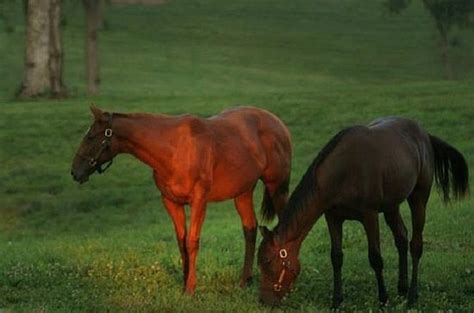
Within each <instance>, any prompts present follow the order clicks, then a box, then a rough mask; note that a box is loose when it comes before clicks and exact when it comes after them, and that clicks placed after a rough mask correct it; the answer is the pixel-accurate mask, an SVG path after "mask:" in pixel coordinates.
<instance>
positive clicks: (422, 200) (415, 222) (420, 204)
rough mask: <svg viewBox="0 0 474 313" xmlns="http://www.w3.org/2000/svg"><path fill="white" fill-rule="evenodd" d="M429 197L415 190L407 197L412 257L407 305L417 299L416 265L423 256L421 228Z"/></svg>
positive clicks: (425, 193) (427, 192)
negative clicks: (409, 211)
mask: <svg viewBox="0 0 474 313" xmlns="http://www.w3.org/2000/svg"><path fill="white" fill-rule="evenodd" d="M428 197H429V189H428V191H422V190H420V189H418V190H415V191H414V192H413V193H412V194H411V195H410V196H409V197H408V204H409V205H410V210H411V223H412V228H413V230H412V231H413V235H412V238H411V242H410V253H411V257H412V274H411V284H410V289H409V290H408V304H409V305H412V304H414V303H415V302H416V300H417V298H418V264H419V262H420V258H421V255H422V254H423V228H424V226H425V211H426V202H427V201H428Z"/></svg>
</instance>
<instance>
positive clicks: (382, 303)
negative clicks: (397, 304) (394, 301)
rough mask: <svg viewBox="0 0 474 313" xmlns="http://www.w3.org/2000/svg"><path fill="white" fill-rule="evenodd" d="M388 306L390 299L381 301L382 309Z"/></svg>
mask: <svg viewBox="0 0 474 313" xmlns="http://www.w3.org/2000/svg"><path fill="white" fill-rule="evenodd" d="M387 306H388V299H385V301H380V302H379V308H380V309H382V310H383V309H385V308H386V307H387Z"/></svg>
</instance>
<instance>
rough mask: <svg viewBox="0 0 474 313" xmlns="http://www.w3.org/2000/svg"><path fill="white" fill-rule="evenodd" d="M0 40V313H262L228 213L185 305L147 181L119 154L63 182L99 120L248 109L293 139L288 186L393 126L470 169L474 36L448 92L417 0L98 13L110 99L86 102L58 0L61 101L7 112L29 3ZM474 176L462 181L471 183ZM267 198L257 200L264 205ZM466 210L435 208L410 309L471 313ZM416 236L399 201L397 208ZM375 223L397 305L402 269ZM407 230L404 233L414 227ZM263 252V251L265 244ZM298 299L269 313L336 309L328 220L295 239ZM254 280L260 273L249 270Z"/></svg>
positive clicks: (347, 285)
mask: <svg viewBox="0 0 474 313" xmlns="http://www.w3.org/2000/svg"><path fill="white" fill-rule="evenodd" d="M13 6H14V5H13V4H11V5H10V6H9V11H8V14H9V18H10V19H11V20H13V21H16V24H15V32H13V33H5V32H0V52H1V53H2V57H1V58H0V77H1V79H0V138H1V145H0V164H1V165H0V192H1V201H0V312H10V311H12V312H16V311H20V312H21V311H24V312H56V311H65V312H71V311H113V312H117V311H150V312H151V311H156V312H174V311H177V312H182V311H186V312H216V311H217V312H234V311H236V312H253V311H269V309H268V308H265V307H263V306H261V305H260V304H258V302H257V295H258V290H257V285H258V284H255V283H254V284H253V286H251V287H250V288H249V289H245V290H242V289H240V288H239V287H238V280H239V275H240V270H241V264H242V261H243V246H244V241H243V236H242V233H241V226H240V220H239V218H238V216H237V213H236V211H235V209H234V208H233V205H232V202H231V201H228V202H222V203H215V204H211V205H210V206H209V208H208V210H207V218H206V221H205V223H204V227H203V233H202V237H201V250H200V254H199V257H198V287H197V293H196V295H195V297H192V298H191V297H187V296H184V295H182V294H181V289H182V285H181V282H182V276H181V275H182V274H181V265H180V257H179V252H178V248H177V245H176V243H175V235H174V230H173V227H172V224H171V220H170V219H169V217H168V216H167V214H166V212H165V210H164V208H163V207H162V205H161V201H160V194H159V192H158V191H157V190H156V188H155V187H154V184H153V181H152V179H151V173H150V170H149V169H148V168H147V167H146V166H145V165H143V164H141V163H139V162H138V161H137V160H135V159H133V158H132V157H129V156H119V157H118V158H117V159H116V161H115V162H114V165H113V166H112V168H111V169H110V170H109V171H108V172H107V173H106V174H104V175H102V176H98V175H95V176H93V177H91V180H90V181H89V182H88V183H87V184H84V185H77V184H76V183H74V182H73V181H72V179H71V177H70V175H69V172H70V165H71V161H72V157H73V155H74V153H75V150H76V148H77V146H78V144H79V142H80V140H81V137H82V135H83V133H84V131H85V130H86V129H87V127H88V126H89V123H90V122H91V119H90V114H89V111H88V105H89V103H91V102H95V103H96V104H97V105H98V106H100V107H103V108H105V109H109V110H114V111H119V112H120V111H122V112H131V111H148V112H163V113H169V114H179V113H184V112H188V113H193V114H197V115H201V116H209V115H212V114H215V113H218V112H219V111H221V110H222V109H224V108H228V107H232V106H235V105H238V104H249V105H255V106H259V107H263V108H267V109H269V110H271V111H273V112H274V113H275V114H277V115H278V116H279V117H280V118H281V119H282V120H283V121H284V122H285V123H286V124H287V125H288V126H289V128H290V130H291V132H292V136H293V145H294V159H293V172H292V173H293V174H292V180H291V186H292V188H293V187H294V186H295V185H296V183H297V182H298V181H299V179H300V177H301V175H302V174H303V172H304V171H305V170H306V168H307V166H308V165H309V163H310V161H311V160H312V159H313V158H314V156H315V155H316V153H317V151H318V150H319V149H320V148H321V147H322V146H323V145H324V144H325V143H326V142H327V141H328V140H329V139H330V138H331V136H332V135H333V134H335V133H336V132H337V131H338V130H340V129H341V128H342V127H345V126H348V125H351V124H356V123H367V122H369V121H370V120H372V119H374V118H376V117H380V116H385V115H400V116H406V117H411V118H414V119H416V120H418V121H420V122H421V123H422V125H423V126H424V127H425V128H426V129H427V130H428V131H429V132H430V133H432V134H435V135H437V136H439V137H441V138H443V139H444V140H446V141H447V142H449V143H451V144H452V145H454V146H455V147H457V148H458V149H459V150H460V151H461V152H462V153H463V154H464V155H465V157H466V159H467V161H468V163H469V166H470V168H471V173H472V172H473V171H474V141H473V138H474V122H473V121H474V87H473V86H474V85H473V84H474V32H473V31H467V30H466V31H462V32H461V31H456V32H455V35H456V36H457V38H459V42H460V43H461V44H460V46H458V47H456V48H454V49H453V51H452V56H453V59H454V60H455V64H454V68H455V71H456V76H457V80H455V81H444V80H442V67H441V65H440V62H439V55H438V49H437V43H436V38H437V37H436V32H435V30H434V27H433V26H432V24H431V20H430V19H429V18H428V16H427V14H426V12H425V11H424V9H423V7H422V5H421V4H420V1H413V3H412V5H411V7H410V9H409V10H408V11H407V12H405V13H404V14H403V15H400V16H393V15H390V14H388V13H386V12H385V11H384V8H383V6H382V2H381V1H364V2H361V1H355V0H338V1H333V0H318V1H310V0H294V1H283V0H272V1H268V0H262V1H250V0H239V1H231V0H219V1H217V0H206V1H204V0H201V1H191V0H173V1H170V2H169V3H167V4H165V5H162V6H157V7H144V6H112V7H108V8H107V14H106V17H107V24H108V28H107V30H104V31H103V32H101V34H100V53H101V62H102V93H101V95H100V96H98V97H95V98H88V97H86V96H85V93H84V90H85V84H84V74H83V53H82V52H83V24H82V21H83V15H82V10H81V7H80V4H74V3H73V2H67V5H66V8H65V12H66V17H67V25H66V28H65V34H64V41H65V49H66V61H65V68H66V73H65V81H66V84H67V85H68V87H69V90H70V93H71V97H70V98H68V99H65V100H60V101H54V100H37V101H22V102H19V101H15V100H13V94H14V92H15V89H16V88H17V87H18V85H19V82H20V81H21V76H22V66H23V65H22V61H23V40H24V39H23V29H24V26H23V24H22V21H21V8H20V7H18V8H16V9H13V8H12V7H13ZM471 179H472V174H471ZM261 193H262V189H261V186H259V187H258V190H257V191H256V197H255V198H256V199H255V204H256V206H257V207H259V204H260V200H261ZM473 207H474V199H473V198H472V197H471V198H468V199H466V200H465V201H463V202H459V203H453V204H451V205H448V206H445V205H443V203H442V202H441V201H440V197H439V195H438V193H436V192H434V193H433V194H432V196H431V199H430V202H429V208H428V212H427V214H428V217H427V224H426V227H425V232H424V234H425V249H424V255H423V258H422V261H421V274H420V286H419V288H420V299H419V301H418V304H417V305H416V306H415V308H414V310H417V311H418V310H419V311H424V312H434V311H446V312H448V311H450V310H451V311H453V312H473V311H474V273H473V272H474V261H473V260H474V231H473V225H474V208H473ZM402 211H403V215H404V217H405V221H406V224H407V225H410V222H409V220H410V219H409V214H408V210H407V207H406V205H405V204H404V205H403V208H402ZM382 220H383V219H381V223H382V225H383V226H382V249H383V256H384V261H385V276H386V282H387V287H388V291H389V296H390V298H391V299H390V303H389V305H388V308H389V310H393V311H404V310H406V303H405V302H404V300H403V299H401V298H397V297H396V284H397V281H396V279H397V263H398V261H397V260H398V257H397V253H396V249H395V247H394V244H393V239H392V236H391V234H390V233H389V230H388V227H386V226H385V225H384V222H383V221H382ZM409 228H410V227H409ZM257 240H258V242H259V241H260V240H261V238H260V237H259V238H258V239H257ZM343 244H344V253H345V257H344V267H343V282H344V293H345V302H344V306H343V308H344V309H345V310H346V311H370V310H377V308H378V303H377V297H376V284H375V277H374V274H373V271H372V269H371V268H370V266H369V262H368V259H367V250H366V239H365V234H364V232H363V228H362V226H361V225H360V224H358V223H350V222H348V223H346V224H345V228H344V240H343ZM301 263H302V272H301V275H300V277H299V280H298V282H297V285H296V287H297V288H296V291H295V292H294V293H293V294H292V295H291V296H290V297H289V298H288V299H287V300H286V301H285V302H284V304H283V306H282V307H281V308H279V309H277V311H278V310H281V311H293V310H294V311H301V312H315V311H326V310H328V308H329V307H330V303H331V301H330V300H331V293H332V269H331V264H330V258H329V238H328V234H327V230H326V225H325V222H324V221H319V222H318V223H316V225H315V227H314V228H313V230H312V232H311V233H310V235H309V236H308V238H307V240H306V241H305V243H304V244H303V249H302V252H301ZM255 272H256V276H257V277H256V279H258V270H257V268H256V266H255Z"/></svg>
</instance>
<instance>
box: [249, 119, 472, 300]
mask: <svg viewBox="0 0 474 313" xmlns="http://www.w3.org/2000/svg"><path fill="white" fill-rule="evenodd" d="M433 177H434V178H435V179H436V182H437V184H438V186H440V187H441V189H442V191H443V195H444V199H445V200H446V201H448V200H449V199H450V193H452V194H454V196H455V197H456V198H459V197H462V196H464V195H465V194H466V192H467V191H468V186H469V183H468V179H469V174H468V167H467V164H466V161H465V160H464V157H463V156H462V154H461V153H459V152H458V151H457V150H456V149H455V148H453V147H452V146H450V145H449V144H447V143H445V142H444V141H442V140H441V139H439V138H437V137H435V136H432V135H430V134H428V133H427V132H425V131H424V130H423V129H422V128H421V127H420V126H419V125H418V124H417V123H416V122H414V121H411V120H408V119H403V118H392V117H390V118H382V119H379V120H376V121H374V122H372V123H370V124H369V125H368V126H367V127H366V126H354V127H350V128H347V129H345V130H343V131H341V132H339V133H338V134H337V135H336V136H335V137H333V138H332V139H331V140H330V141H329V143H328V144H327V145H326V146H325V147H324V148H323V149H322V150H321V152H320V153H319V155H318V156H317V157H316V159H315V160H314V161H313V163H312V164H311V166H310V167H309V168H308V170H307V172H306V174H304V176H303V178H302V179H301V181H300V182H299V184H298V186H297V187H296V189H295V191H294V192H293V194H292V195H291V196H290V200H289V202H288V204H287V206H286V207H285V209H284V210H283V212H282V214H281V216H280V220H279V223H278V225H277V226H276V227H275V229H274V230H273V231H269V230H268V229H266V228H261V230H262V233H263V237H264V239H263V241H262V243H261V246H260V248H259V251H258V263H259V267H260V270H261V272H262V275H261V285H260V299H261V301H263V302H264V303H267V304H276V303H278V302H279V300H280V299H281V298H282V297H283V296H284V295H285V294H287V293H288V292H289V291H290V290H291V287H292V284H293V282H294V280H295V279H296V277H297V276H298V274H299V270H300V265H299V260H298V254H299V251H300V247H301V244H302V242H303V240H304V239H305V237H306V236H307V234H308V232H309V231H310V229H311V228H312V226H313V225H314V223H315V222H316V221H317V220H318V218H319V217H320V216H321V215H322V214H324V215H325V217H326V222H327V225H328V229H329V234H330V237H331V261H332V266H333V273H334V293H333V306H334V307H338V306H339V305H340V303H341V302H342V282H341V267H342V259H343V254H342V224H343V222H344V221H345V220H357V221H360V222H362V224H363V225H364V228H365V232H366V234H367V239H368V250H369V261H370V265H371V266H372V268H373V269H374V271H375V276H376V278H377V284H378V295H379V301H380V302H381V303H382V304H384V303H385V302H386V301H387V292H386V290H385V284H384V279H383V273H382V271H383V261H382V257H381V254H380V239H379V221H378V213H383V214H384V217H385V221H386V223H387V224H388V226H389V227H390V229H391V231H392V233H393V236H394V238H395V244H396V247H397V249H398V253H399V280H398V292H399V294H400V295H406V294H407V292H408V303H409V304H413V303H414V301H415V300H416V299H417V296H418V291H417V282H418V263H419V261H420V257H421V254H422V250H423V238H422V234H423V227H424V224H425V210H426V203H427V201H428V197H429V195H430V190H431V186H432V183H433ZM405 199H407V200H408V204H409V206H410V209H411V217H412V229H413V234H412V239H411V242H410V252H411V256H412V259H413V262H412V276H411V284H410V288H408V265H407V253H408V240H407V229H406V227H405V225H404V223H403V220H402V217H401V216H400V211H399V205H400V203H401V202H403V201H404V200H405Z"/></svg>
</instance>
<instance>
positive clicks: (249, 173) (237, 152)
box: [71, 106, 291, 294]
mask: <svg viewBox="0 0 474 313" xmlns="http://www.w3.org/2000/svg"><path fill="white" fill-rule="evenodd" d="M91 111H92V113H93V116H94V122H93V124H92V126H91V127H90V129H89V131H88V132H87V133H86V135H85V137H84V139H83V141H82V143H81V146H80V147H79V149H78V151H77V153H76V156H75V158H74V161H73V164H72V171H71V174H72V176H73V177H74V179H75V180H76V181H78V182H80V183H84V182H86V181H87V180H88V178H89V176H90V175H91V174H93V173H94V172H95V171H98V172H99V173H101V172H103V171H104V170H105V169H106V168H107V167H108V166H110V164H111V162H112V159H113V158H114V157H115V156H116V155H117V154H119V153H129V154H131V155H133V156H135V157H136V158H138V159H139V160H141V161H142V162H144V163H145V164H147V165H148V166H150V167H151V168H152V170H153V178H154V181H155V183H156V186H157V188H158V189H159V190H160V192H161V195H162V201H163V204H164V206H165V208H166V210H167V212H168V213H169V215H170V216H171V219H172V220H173V223H174V228H175V231H176V237H177V240H178V246H179V250H180V253H181V260H182V265H183V273H184V282H185V292H186V293H189V294H192V293H194V289H195V286H196V256H197V253H198V249H199V238H200V233H201V226H202V224H203V222H204V217H205V212H206V204H207V203H208V202H215V201H222V200H226V199H234V204H235V207H236V209H237V212H238V213H239V215H240V218H241V220H242V226H243V232H244V238H245V259H244V266H243V272H242V277H241V286H245V285H247V284H248V283H249V282H250V281H251V278H252V264H253V258H254V254H255V240H256V229H257V228H256V227H257V220H256V218H255V212H254V209H253V191H254V188H255V185H256V183H257V181H258V180H259V179H261V180H262V181H263V183H264V185H265V193H264V197H263V203H262V214H263V217H264V219H267V220H270V219H271V218H272V217H273V216H274V215H275V214H279V212H280V211H281V210H282V209H283V207H284V205H285V204H286V201H287V197H288V183H289V177H290V171H291V139H290V133H289V131H288V129H287V128H286V126H285V125H284V124H283V123H282V122H281V120H279V119H278V118H277V117H276V116H275V115H273V114H272V113H270V112H268V111H265V110H262V109H258V108H253V107H239V108H234V109H229V110H226V111H224V112H222V113H221V114H219V115H216V116H212V117H210V118H200V117H196V116H192V115H180V116H168V115H163V114H160V115H152V114H145V113H136V114H121V113H108V112H103V111H101V110H100V109H98V108H96V107H93V106H92V107H91ZM185 205H190V206H191V213H190V215H191V218H190V227H189V231H187V229H186V214H185V210H184V206H185Z"/></svg>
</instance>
